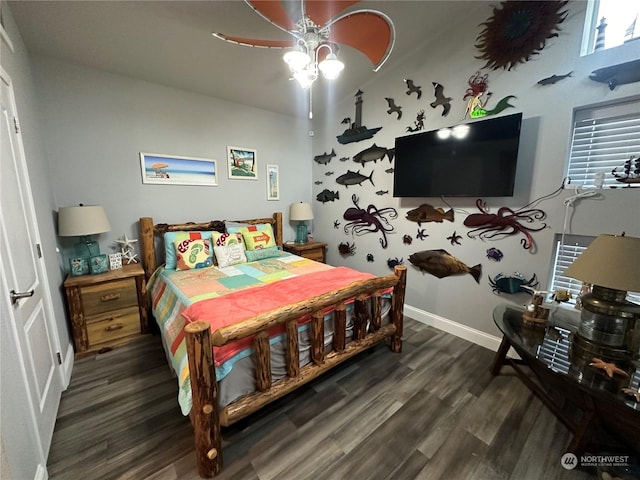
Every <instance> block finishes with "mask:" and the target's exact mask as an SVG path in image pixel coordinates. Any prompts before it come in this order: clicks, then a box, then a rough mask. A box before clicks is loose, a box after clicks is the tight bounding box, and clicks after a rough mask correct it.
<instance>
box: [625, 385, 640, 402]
mask: <svg viewBox="0 0 640 480" xmlns="http://www.w3.org/2000/svg"><path fill="white" fill-rule="evenodd" d="M622 392H623V393H624V394H625V395H629V396H630V397H633V398H634V399H635V401H636V402H640V392H639V391H638V390H634V389H633V388H623V389H622Z"/></svg>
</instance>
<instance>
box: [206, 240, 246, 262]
mask: <svg viewBox="0 0 640 480" xmlns="http://www.w3.org/2000/svg"><path fill="white" fill-rule="evenodd" d="M212 238H213V252H214V253H215V256H216V260H217V261H218V266H219V267H228V266H230V265H236V264H238V263H245V262H246V261H247V256H246V255H245V252H244V243H242V235H241V234H240V233H218V232H213V237H212Z"/></svg>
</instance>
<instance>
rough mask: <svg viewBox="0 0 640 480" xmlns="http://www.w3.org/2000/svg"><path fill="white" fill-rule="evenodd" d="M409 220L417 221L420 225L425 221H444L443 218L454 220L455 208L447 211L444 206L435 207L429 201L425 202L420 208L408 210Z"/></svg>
mask: <svg viewBox="0 0 640 480" xmlns="http://www.w3.org/2000/svg"><path fill="white" fill-rule="evenodd" d="M407 220H409V221H410V222H417V223H418V225H421V224H422V223H423V222H438V223H442V222H443V220H448V221H450V222H453V209H449V210H447V211H446V212H445V211H444V209H442V208H435V207H433V206H432V205H429V204H428V203H423V204H422V205H420V206H419V207H418V208H414V209H413V210H409V211H408V212H407Z"/></svg>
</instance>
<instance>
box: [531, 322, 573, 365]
mask: <svg viewBox="0 0 640 480" xmlns="http://www.w3.org/2000/svg"><path fill="white" fill-rule="evenodd" d="M554 329H555V332H556V336H557V337H558V338H553V337H551V335H550V334H549V333H547V334H546V335H545V336H544V340H542V345H540V346H539V347H538V354H537V357H538V358H540V359H541V360H542V361H543V362H544V363H546V364H547V365H549V368H551V370H553V371H554V372H561V373H568V372H569V366H570V363H569V334H570V333H571V332H570V331H569V330H567V329H566V328H561V327H558V326H556V327H554Z"/></svg>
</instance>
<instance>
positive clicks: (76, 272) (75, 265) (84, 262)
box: [69, 257, 89, 277]
mask: <svg viewBox="0 0 640 480" xmlns="http://www.w3.org/2000/svg"><path fill="white" fill-rule="evenodd" d="M69 266H70V267H71V269H70V273H71V276H72V277H79V276H80V275H88V274H89V259H88V258H87V257H77V258H70V259H69Z"/></svg>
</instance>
